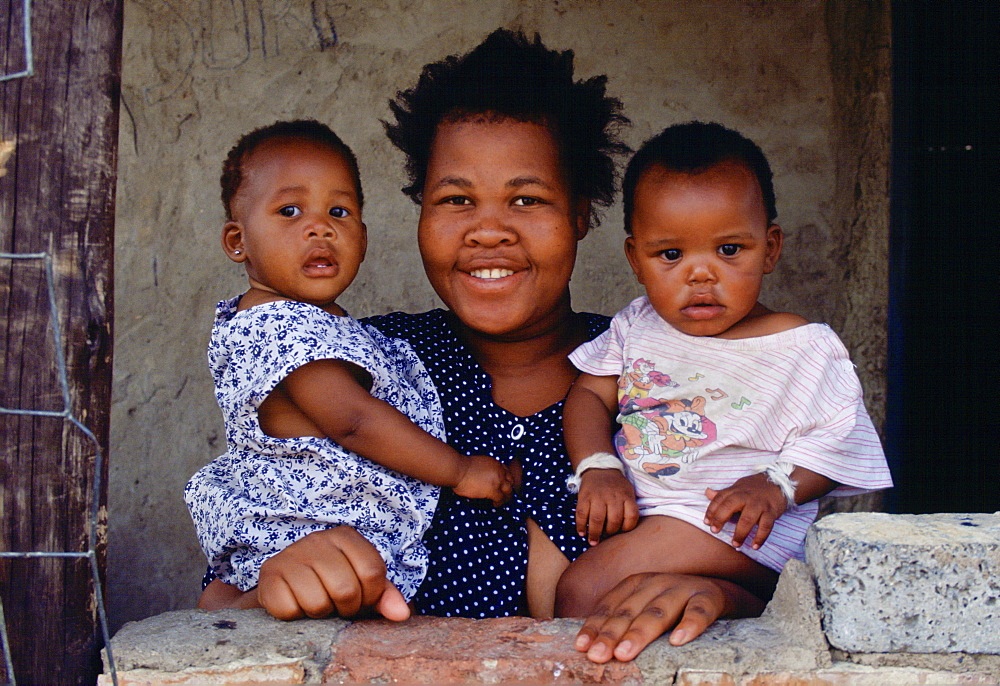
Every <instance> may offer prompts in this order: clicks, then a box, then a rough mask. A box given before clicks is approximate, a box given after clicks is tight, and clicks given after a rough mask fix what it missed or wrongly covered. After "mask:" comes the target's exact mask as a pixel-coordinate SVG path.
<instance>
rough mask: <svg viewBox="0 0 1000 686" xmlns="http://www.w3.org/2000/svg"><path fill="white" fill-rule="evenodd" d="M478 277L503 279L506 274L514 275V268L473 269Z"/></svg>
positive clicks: (472, 272)
mask: <svg viewBox="0 0 1000 686" xmlns="http://www.w3.org/2000/svg"><path fill="white" fill-rule="evenodd" d="M469 273H470V274H472V275H473V276H474V277H476V278H477V279H502V278H504V277H505V276H512V275H513V274H514V270H513V269H473V270H472V271H471V272H469Z"/></svg>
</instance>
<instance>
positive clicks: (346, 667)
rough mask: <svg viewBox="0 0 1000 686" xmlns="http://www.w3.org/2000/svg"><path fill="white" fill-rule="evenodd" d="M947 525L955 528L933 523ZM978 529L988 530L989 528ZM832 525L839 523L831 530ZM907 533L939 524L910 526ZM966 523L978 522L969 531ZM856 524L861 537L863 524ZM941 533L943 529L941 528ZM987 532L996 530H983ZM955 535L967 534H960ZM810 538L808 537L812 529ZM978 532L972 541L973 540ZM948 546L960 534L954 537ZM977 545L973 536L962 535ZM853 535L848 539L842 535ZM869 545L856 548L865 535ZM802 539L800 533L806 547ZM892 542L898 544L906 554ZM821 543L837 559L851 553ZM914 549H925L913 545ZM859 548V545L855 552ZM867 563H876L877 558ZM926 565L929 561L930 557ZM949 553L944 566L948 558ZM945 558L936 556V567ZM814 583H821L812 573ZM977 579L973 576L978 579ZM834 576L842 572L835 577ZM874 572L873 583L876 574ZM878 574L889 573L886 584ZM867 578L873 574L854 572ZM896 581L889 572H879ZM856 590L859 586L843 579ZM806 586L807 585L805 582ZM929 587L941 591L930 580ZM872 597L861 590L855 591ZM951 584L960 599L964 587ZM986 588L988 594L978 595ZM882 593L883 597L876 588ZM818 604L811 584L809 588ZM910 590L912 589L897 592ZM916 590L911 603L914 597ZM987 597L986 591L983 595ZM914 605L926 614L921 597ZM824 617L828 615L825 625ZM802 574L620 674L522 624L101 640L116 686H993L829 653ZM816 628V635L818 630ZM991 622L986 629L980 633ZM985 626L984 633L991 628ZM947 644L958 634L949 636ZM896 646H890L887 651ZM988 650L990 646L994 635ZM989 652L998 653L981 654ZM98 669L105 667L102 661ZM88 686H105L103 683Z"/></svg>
mask: <svg viewBox="0 0 1000 686" xmlns="http://www.w3.org/2000/svg"><path fill="white" fill-rule="evenodd" d="M878 516H880V517H892V520H893V523H894V524H900V523H901V522H902V523H904V524H905V523H906V521H904V520H900V519H898V517H905V516H903V515H900V516H889V515H858V514H852V515H832V516H831V517H827V518H824V519H823V520H821V522H820V523H821V524H823V523H825V524H824V526H823V528H824V530H825V531H824V535H825V536H827V538H828V539H829V538H830V536H831V531H833V532H834V533H836V532H837V531H845V532H853V531H856V529H857V524H858V522H857V521H856V520H854V519H840V518H857V517H869V518H870V517H878ZM934 517H938V518H954V517H956V515H935V516H934ZM975 517H993V518H994V519H992V520H989V521H988V524H990V526H987V527H985V528H986V529H987V530H988V531H989V532H990V535H993V532H994V531H996V530H1000V516H997V515H975ZM838 520H839V521H838ZM914 521H917V522H918V523H919V524H920V526H924V525H928V524H930V525H935V526H936V525H938V524H940V523H941V521H945V520H941V521H937V520H935V521H931V520H914ZM977 521H978V520H977ZM870 523H871V521H870V520H869V521H868V522H866V524H870ZM945 524H946V525H948V521H945ZM993 524H996V525H997V527H993V528H991V527H992V525H993ZM964 526H966V527H968V526H969V525H968V524H965V525H964ZM816 528H820V524H817V525H816V526H814V529H816ZM980 528H982V527H980ZM959 531H960V532H961V531H962V530H959ZM971 533H973V534H976V535H981V534H982V531H980V530H977V531H975V532H971ZM851 535H853V534H851ZM865 535H866V536H870V534H865ZM810 536H812V533H811V534H810ZM905 538H906V541H905V542H906V544H907V545H910V544H911V543H912V541H911V540H910V539H909V538H908V537H905ZM833 539H834V540H833V541H832V542H831V541H830V540H828V541H827V546H826V550H827V551H828V552H829V553H830V558H831V559H839V558H837V555H840V556H843V554H844V550H845V549H847V550H849V549H850V547H851V545H853V544H854V543H856V542H857V541H853V542H852V541H850V540H845V541H843V542H842V544H841V543H838V542H837V541H836V540H835V539H836V536H835V535H834V536H833ZM925 539H926V537H925ZM864 543H865V545H869V546H870V545H871V541H870V540H866V541H864ZM993 543H994V545H993V548H991V549H990V550H988V551H986V553H985V558H986V559H984V560H983V561H982V562H981V564H980V565H979V568H978V569H976V570H974V572H975V573H976V574H985V578H986V579H987V580H989V579H991V578H992V580H993V581H1000V575H996V574H995V572H996V571H998V569H1000V567H997V565H1000V536H997V537H996V540H995V541H994V542H993ZM960 544H961V541H956V540H955V539H954V536H950V537H948V538H947V539H946V540H945V541H944V542H940V541H939V542H938V543H937V544H936V545H938V546H940V547H941V548H942V550H943V551H951V552H953V550H952V549H954V548H956V547H959V546H960ZM880 549H884V546H883V548H880ZM941 552H942V551H938V557H941V556H942V555H941ZM951 552H949V555H951V557H950V558H949V559H951V558H954V555H953V554H951ZM944 557H948V555H944ZM810 562H811V565H812V567H813V568H814V569H816V568H820V569H821V570H822V573H823V574H826V575H827V576H829V574H830V569H829V568H823V567H822V562H823V561H822V560H813V559H812V558H810ZM984 565H985V567H984ZM841 566H843V565H841ZM882 571H885V570H882ZM889 571H890V572H892V570H889ZM864 573H865V574H871V575H875V576H876V577H877V575H878V574H879V573H880V570H878V569H871V570H864ZM892 573H896V572H892ZM852 574H853V575H854V576H852V577H851V579H850V581H851V582H852V583H853V582H856V581H857V579H856V578H855V577H857V576H858V575H859V572H857V570H854V571H852ZM816 576H817V577H819V576H821V575H820V574H816ZM930 577H931V579H930V582H929V583H931V584H932V586H935V585H936V587H937V588H940V587H941V586H942V583H944V586H945V587H949V588H950V586H949V583H950V580H947V579H946V580H944V582H942V579H940V578H938V579H935V578H934V576H933V574H931V575H930ZM867 581H869V583H872V580H871V579H869V580H867ZM962 583H965V584H966V586H968V583H967V582H964V581H963V582H962ZM991 583H992V582H991ZM891 586H892V584H891V583H889V584H886V588H890V587H891ZM820 590H821V597H822V584H821V586H820ZM909 590H911V591H912V590H913V589H909ZM918 590H919V589H918ZM997 594H1000V588H998V589H997ZM926 602H927V603H928V605H934V606H938V605H939V604H940V603H939V599H937V598H935V597H934V593H933V592H931V593H930V595H929V596H927V601H926ZM827 614H829V613H827ZM823 621H824V619H823V617H822V616H821V612H820V609H819V605H818V604H817V592H816V583H815V581H814V572H813V570H812V569H810V567H809V566H806V565H805V564H803V563H801V562H797V561H794V560H793V561H792V562H791V563H789V564H788V565H787V566H786V568H785V571H784V572H783V573H782V575H781V578H780V580H779V583H778V588H777V590H776V592H775V595H774V598H773V599H772V601H771V602H770V603H769V604H768V606H767V609H766V610H765V611H764V614H763V615H762V616H761V617H759V618H755V619H742V620H729V621H720V622H718V623H716V625H715V626H713V627H712V628H711V629H709V631H708V632H706V633H705V634H704V635H703V636H702V637H700V638H698V639H696V640H695V641H692V642H691V643H689V644H688V645H685V646H681V647H674V646H671V645H670V644H669V643H667V642H666V640H665V639H663V638H661V639H659V640H658V641H656V642H654V643H653V644H652V645H650V646H649V647H648V648H647V649H646V650H645V651H643V653H642V654H641V655H639V657H638V658H636V659H635V660H634V661H632V662H629V663H620V662H617V661H612V662H610V663H608V664H606V665H596V664H593V663H591V662H589V661H588V660H587V659H586V658H585V657H584V656H583V654H581V653H578V652H577V651H576V650H574V648H573V639H574V637H575V635H576V631H577V629H578V628H579V627H580V625H581V622H580V621H579V620H569V619H557V620H549V621H536V620H531V619H527V618H523V617H510V618H504V619H490V620H469V619H458V618H452V619H442V618H434V617H414V618H411V619H410V620H408V621H406V622H402V623H398V624H397V623H392V622H388V621H385V620H365V621H359V622H354V623H351V622H347V621H344V620H340V619H324V620H309V619H307V620H298V621H295V622H280V621H278V620H275V619H273V618H272V617H270V616H269V615H267V614H266V613H265V612H264V611H263V610H223V611H219V612H205V611H202V610H181V611H175V612H168V613H165V614H162V615H159V616H156V617H150V618H148V619H145V620H142V621H140V622H133V623H130V624H127V625H126V626H125V627H123V628H122V630H121V631H119V632H118V634H117V635H116V636H115V637H114V638H113V639H112V641H111V644H112V650H113V653H114V656H115V661H116V667H117V674H118V683H119V684H120V685H121V686H125V685H126V684H129V685H132V684H135V685H138V684H239V683H404V684H406V683H409V684H417V683H419V684H444V683H452V684H455V683H472V684H477V683H478V684H498V683H525V684H560V683H598V684H663V685H668V684H670V685H673V684H677V685H685V686H707V685H708V684H719V685H725V686H737V685H740V686H742V685H747V686H749V685H751V684H753V685H758V684H759V685H763V684H779V685H783V686H784V685H789V686H790V685H792V684H796V685H798V684H831V685H838V686H840V685H843V686H868V685H872V686H875V685H878V686H881V685H883V684H915V683H919V684H958V683H961V684H1000V655H998V654H993V653H978V654H970V653H962V652H949V653H916V652H898V651H897V652H884V653H876V652H870V653H866V652H858V651H853V652H852V651H844V650H838V649H832V648H831V647H830V645H829V644H828V643H827V634H825V633H824V630H823V623H822V622H823ZM826 621H828V622H829V619H828V618H827V619H826ZM991 622H993V623H991ZM994 623H995V622H994V615H993V614H989V615H987V616H986V620H985V623H984V622H982V621H981V622H980V626H982V627H983V628H984V629H986V630H990V629H992V628H993V626H994ZM952 632H953V633H954V634H956V635H957V634H958V633H960V632H959V631H958V629H953V630H952ZM895 640H897V641H898V640H902V639H899V638H897V639H895ZM993 640H1000V635H997V636H994V637H993ZM994 652H1000V651H994ZM105 662H107V659H106V658H105ZM99 683H100V684H102V685H104V684H111V683H112V680H111V677H110V675H109V674H104V675H103V676H102V677H101V679H100V681H99Z"/></svg>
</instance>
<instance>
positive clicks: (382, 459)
mask: <svg viewBox="0 0 1000 686" xmlns="http://www.w3.org/2000/svg"><path fill="white" fill-rule="evenodd" d="M369 383H370V380H369V377H368V374H367V372H365V371H364V370H363V369H361V368H360V367H358V366H357V365H354V364H351V363H348V362H343V361H340V360H316V361H313V362H309V363H308V364H305V365H303V366H301V367H299V368H298V369H296V370H295V371H293V372H292V373H291V374H289V375H288V376H287V377H285V379H284V380H283V381H282V382H281V384H280V385H279V388H278V389H276V390H278V391H279V392H280V393H283V394H284V395H285V396H286V397H287V399H288V400H289V401H290V402H291V403H292V404H294V406H295V407H296V408H297V409H298V410H299V411H300V412H301V413H302V414H303V415H305V416H306V417H307V418H308V419H309V420H310V421H311V422H312V423H313V424H315V426H316V427H317V428H318V429H319V431H320V432H322V433H323V435H325V436H327V437H329V438H330V439H331V440H333V441H335V442H336V443H338V444H339V445H342V446H343V447H345V448H347V449H348V450H352V451H354V452H356V453H358V454H359V455H362V456H364V457H366V458H368V459H369V460H372V461H374V462H377V463H379V464H380V465H382V466H384V467H388V468H389V469H393V470H395V471H397V472H402V473H403V474H408V475H410V476H412V477H413V478H415V479H420V480H421V481H425V482H427V483H430V484H434V485H436V486H448V487H450V488H452V489H453V490H454V491H455V493H457V494H458V495H461V496H464V497H466V498H485V499H488V500H491V501H493V504H494V505H496V506H500V505H502V504H503V503H505V502H506V501H508V500H509V499H510V497H511V495H512V493H513V487H514V482H513V477H512V475H511V473H510V471H509V470H508V468H507V467H506V466H504V465H502V464H501V463H499V462H497V461H496V460H494V459H493V458H492V457H488V456H486V455H472V456H469V457H466V456H464V455H461V454H459V453H458V452H457V451H456V450H455V449H454V448H452V447H451V446H449V445H448V444H447V443H445V442H444V441H441V440H439V439H437V438H435V437H434V436H431V435H430V434H429V433H427V432H426V431H424V430H423V429H421V428H420V427H419V426H417V425H416V424H414V423H413V422H412V421H411V420H410V419H409V418H408V417H407V416H406V415H404V414H403V413H402V412H400V411H399V410H397V409H396V408H395V407H393V406H392V405H390V404H389V403H387V402H385V401H383V400H379V399H378V398H375V397H374V396H372V395H371V394H370V393H369V392H368V390H367V386H368V385H369ZM265 402H266V401H265ZM262 409H263V408H262Z"/></svg>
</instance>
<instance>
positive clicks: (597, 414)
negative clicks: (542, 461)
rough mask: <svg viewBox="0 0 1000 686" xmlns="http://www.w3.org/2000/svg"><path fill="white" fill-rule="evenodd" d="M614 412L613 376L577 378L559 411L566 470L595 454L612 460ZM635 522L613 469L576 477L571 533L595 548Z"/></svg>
mask: <svg viewBox="0 0 1000 686" xmlns="http://www.w3.org/2000/svg"><path fill="white" fill-rule="evenodd" d="M617 410H618V382H617V380H616V378H615V377H613V376H594V375H592V374H587V373H581V374H580V376H579V377H578V378H577V380H576V383H574V384H573V387H572V388H570V391H569V395H568V396H567V397H566V405H565V407H564V408H563V431H564V434H565V439H566V449H567V451H568V453H569V460H570V464H571V465H572V467H573V469H574V470H576V468H577V466H578V465H579V464H580V463H581V462H582V461H583V460H584V459H585V458H587V457H590V456H591V455H594V454H596V453H610V454H612V455H614V454H615V447H614V444H613V443H612V441H611V436H612V433H613V428H614V427H613V424H612V417H614V416H615V414H616V412H617ZM638 521H639V509H638V507H637V506H636V504H635V490H634V489H633V488H632V484H630V483H629V481H628V479H626V478H625V475H624V474H622V473H621V472H620V471H618V470H617V469H596V468H595V469H588V470H586V471H585V472H584V473H583V474H582V475H581V476H580V493H579V496H578V500H577V505H576V530H577V533H579V534H580V535H581V536H586V537H587V541H588V542H589V543H590V545H597V543H598V542H599V541H600V540H601V538H602V536H610V535H612V534H616V533H618V532H619V531H630V530H631V529H634V528H635V525H636V524H637V523H638Z"/></svg>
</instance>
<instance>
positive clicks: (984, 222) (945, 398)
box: [886, 0, 1000, 513]
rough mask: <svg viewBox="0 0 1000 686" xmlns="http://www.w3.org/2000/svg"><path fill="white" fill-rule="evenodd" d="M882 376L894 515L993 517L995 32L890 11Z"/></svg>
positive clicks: (938, 11) (997, 295) (984, 10)
mask: <svg viewBox="0 0 1000 686" xmlns="http://www.w3.org/2000/svg"><path fill="white" fill-rule="evenodd" d="M892 9H893V181H892V232H891V254H892V258H891V272H890V274H891V276H890V283H891V285H890V290H891V295H890V300H891V302H890V327H889V336H890V352H889V356H890V372H889V394H890V399H889V408H888V418H887V424H886V447H887V452H888V453H889V456H890V462H891V464H892V466H893V468H894V470H893V471H894V476H895V480H896V483H897V486H896V488H895V489H894V490H893V492H891V494H890V496H889V499H888V503H887V506H888V508H889V509H890V510H891V511H895V512H912V513H924V512H995V511H997V510H1000V431H998V429H1000V420H998V419H997V417H998V416H1000V402H998V401H1000V397H998V396H1000V388H998V384H997V371H996V369H997V361H996V359H995V358H993V354H1000V348H998V346H997V343H996V340H997V337H996V336H995V335H993V331H994V330H995V329H996V327H997V323H996V320H997V317H998V312H1000V290H998V289H997V283H998V281H1000V280H998V279H997V272H998V269H1000V262H998V256H1000V250H998V249H997V246H998V241H997V236H998V229H1000V227H998V226H997V221H996V218H995V215H993V214H992V212H989V211H988V210H987V202H993V203H996V202H997V201H998V196H1000V185H998V184H997V181H996V179H997V177H998V175H997V174H996V173H995V172H994V168H995V167H996V165H997V159H996V158H997V154H998V146H997V143H998V140H997V139H998V133H1000V115H998V113H1000V99H998V92H1000V89H998V72H1000V70H998V65H1000V50H998V45H1000V22H998V20H997V16H998V14H997V12H996V11H995V10H996V6H995V4H994V3H992V2H931V1H914V0H908V1H905V2H894V3H893V6H892Z"/></svg>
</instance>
